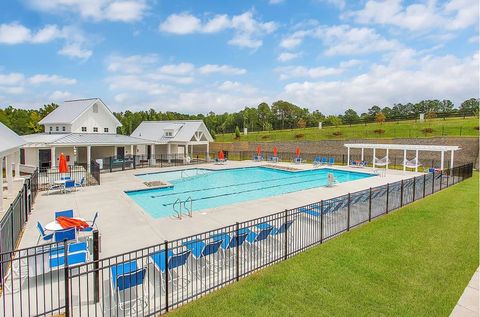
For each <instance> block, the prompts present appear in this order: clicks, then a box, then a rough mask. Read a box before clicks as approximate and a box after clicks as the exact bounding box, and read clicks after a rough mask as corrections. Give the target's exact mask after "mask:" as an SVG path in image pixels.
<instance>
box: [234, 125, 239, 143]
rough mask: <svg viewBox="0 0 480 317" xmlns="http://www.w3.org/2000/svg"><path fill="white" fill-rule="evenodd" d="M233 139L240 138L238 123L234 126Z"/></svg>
mask: <svg viewBox="0 0 480 317" xmlns="http://www.w3.org/2000/svg"><path fill="white" fill-rule="evenodd" d="M235 139H237V140H238V139H240V128H239V127H238V125H237V126H236V127H235Z"/></svg>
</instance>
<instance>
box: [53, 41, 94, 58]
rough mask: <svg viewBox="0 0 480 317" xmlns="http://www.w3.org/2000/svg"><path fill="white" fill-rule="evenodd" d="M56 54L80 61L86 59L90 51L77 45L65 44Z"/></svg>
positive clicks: (90, 53)
mask: <svg viewBox="0 0 480 317" xmlns="http://www.w3.org/2000/svg"><path fill="white" fill-rule="evenodd" d="M58 54H60V55H65V56H69V57H76V58H80V59H88V58H89V57H90V56H92V51H91V50H88V49H85V48H82V47H81V46H80V44H78V43H72V44H67V45H65V46H64V47H62V49H60V50H59V51H58Z"/></svg>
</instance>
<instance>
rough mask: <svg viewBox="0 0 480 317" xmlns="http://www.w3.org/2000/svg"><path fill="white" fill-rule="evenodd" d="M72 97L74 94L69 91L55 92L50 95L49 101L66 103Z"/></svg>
mask: <svg viewBox="0 0 480 317" xmlns="http://www.w3.org/2000/svg"><path fill="white" fill-rule="evenodd" d="M71 96H72V94H71V93H70V92H68V91H60V90H55V91H54V92H53V93H52V94H50V96H49V97H48V99H50V100H51V101H65V100H67V99H68V98H70V97H71Z"/></svg>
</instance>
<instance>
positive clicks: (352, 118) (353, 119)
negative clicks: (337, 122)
mask: <svg viewBox="0 0 480 317" xmlns="http://www.w3.org/2000/svg"><path fill="white" fill-rule="evenodd" d="M342 119H343V120H342V121H343V123H345V124H349V125H350V126H352V124H354V123H357V122H359V121H360V117H359V116H358V113H357V112H356V111H355V110H353V109H347V110H346V111H345V113H344V115H343V117H342Z"/></svg>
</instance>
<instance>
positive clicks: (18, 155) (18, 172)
mask: <svg viewBox="0 0 480 317" xmlns="http://www.w3.org/2000/svg"><path fill="white" fill-rule="evenodd" d="M15 156H16V160H15V178H16V179H19V178H20V151H18V152H17V153H16V154H15Z"/></svg>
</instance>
